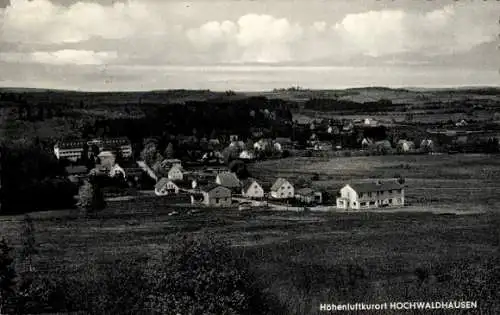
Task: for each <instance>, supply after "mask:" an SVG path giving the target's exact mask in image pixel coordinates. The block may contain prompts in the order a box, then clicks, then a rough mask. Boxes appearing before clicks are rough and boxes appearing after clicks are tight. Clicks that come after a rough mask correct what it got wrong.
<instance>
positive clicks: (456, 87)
mask: <svg viewBox="0 0 500 315" xmlns="http://www.w3.org/2000/svg"><path fill="white" fill-rule="evenodd" d="M294 88H298V89H297V90H293V89H294ZM353 89H357V90H359V89H389V90H415V89H420V90H460V89H500V85H480V84H479V85H474V84H466V85H439V86H437V85H436V86H425V85H423V86H418V85H412V86H381V85H365V86H346V87H332V88H328V89H312V88H307V87H301V86H289V87H284V88H283V87H277V88H274V89H271V90H268V89H266V90H234V89H227V90H212V89H193V88H166V89H144V90H113V89H109V90H95V89H94V90H80V89H58V88H44V87H22V86H3V87H0V92H1V91H3V90H25V91H26V92H29V91H30V90H31V92H36V91H37V90H38V92H50V91H52V92H76V93H148V92H149V93H151V92H169V91H187V92H189V91H193V92H194V91H198V92H199V91H205V92H213V93H225V92H228V91H232V92H234V93H276V92H315V91H342V90H353Z"/></svg>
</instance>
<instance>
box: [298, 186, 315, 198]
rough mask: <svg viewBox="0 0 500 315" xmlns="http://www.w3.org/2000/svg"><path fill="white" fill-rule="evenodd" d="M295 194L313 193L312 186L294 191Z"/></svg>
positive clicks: (306, 194) (305, 194)
mask: <svg viewBox="0 0 500 315" xmlns="http://www.w3.org/2000/svg"><path fill="white" fill-rule="evenodd" d="M295 194H296V195H302V196H308V195H313V194H314V190H313V189H312V188H308V187H306V188H301V189H298V190H296V191H295Z"/></svg>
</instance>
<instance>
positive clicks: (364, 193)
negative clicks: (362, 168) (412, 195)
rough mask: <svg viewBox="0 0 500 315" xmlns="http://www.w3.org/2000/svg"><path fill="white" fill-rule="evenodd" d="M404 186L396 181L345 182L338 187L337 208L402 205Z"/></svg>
mask: <svg viewBox="0 0 500 315" xmlns="http://www.w3.org/2000/svg"><path fill="white" fill-rule="evenodd" d="M404 201H405V199H404V186H403V185H401V184H400V183H399V182H397V181H386V182H381V181H377V182H374V183H359V184H347V185H345V186H344V187H343V188H342V189H340V197H338V198H337V208H341V209H369V208H379V207H389V206H404Z"/></svg>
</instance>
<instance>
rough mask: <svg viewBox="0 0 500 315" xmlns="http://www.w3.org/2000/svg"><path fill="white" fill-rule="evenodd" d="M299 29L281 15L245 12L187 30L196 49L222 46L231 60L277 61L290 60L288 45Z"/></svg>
mask: <svg viewBox="0 0 500 315" xmlns="http://www.w3.org/2000/svg"><path fill="white" fill-rule="evenodd" d="M302 34H303V29H302V27H301V26H300V25H299V24H292V23H290V22H289V21H288V20H287V19H285V18H276V17H274V16H271V15H265V14H264V15H258V14H247V15H244V16H242V17H240V18H239V19H238V20H237V21H236V22H233V21H223V22H218V21H210V22H207V23H205V24H203V25H201V26H200V27H198V28H192V29H190V30H188V31H187V37H188V39H189V40H190V41H191V43H192V44H193V45H194V46H195V47H197V48H198V49H207V48H213V47H214V46H215V48H217V49H218V50H219V51H220V49H222V51H223V52H224V54H225V55H226V56H228V55H230V56H228V58H229V59H230V61H232V62H280V61H289V60H292V53H293V51H292V50H291V48H292V47H291V45H292V44H293V43H294V42H296V41H297V40H299V39H300V37H301V36H302Z"/></svg>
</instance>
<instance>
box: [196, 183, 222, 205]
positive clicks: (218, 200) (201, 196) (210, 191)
mask: <svg viewBox="0 0 500 315" xmlns="http://www.w3.org/2000/svg"><path fill="white" fill-rule="evenodd" d="M191 203H192V204H194V205H204V206H210V207H229V206H231V204H232V199H231V190H230V189H229V188H226V187H224V186H221V185H217V184H214V183H212V184H208V185H206V186H201V187H199V189H197V190H196V191H193V192H191Z"/></svg>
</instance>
